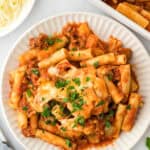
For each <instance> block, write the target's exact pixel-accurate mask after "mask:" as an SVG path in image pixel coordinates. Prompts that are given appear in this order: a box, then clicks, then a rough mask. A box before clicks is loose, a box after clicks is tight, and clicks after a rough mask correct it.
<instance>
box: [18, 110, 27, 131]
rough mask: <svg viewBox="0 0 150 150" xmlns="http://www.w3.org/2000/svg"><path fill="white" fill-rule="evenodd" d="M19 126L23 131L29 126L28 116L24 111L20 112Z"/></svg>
mask: <svg viewBox="0 0 150 150" xmlns="http://www.w3.org/2000/svg"><path fill="white" fill-rule="evenodd" d="M18 126H19V128H21V129H25V128H27V126H28V118H27V114H26V112H24V111H18Z"/></svg>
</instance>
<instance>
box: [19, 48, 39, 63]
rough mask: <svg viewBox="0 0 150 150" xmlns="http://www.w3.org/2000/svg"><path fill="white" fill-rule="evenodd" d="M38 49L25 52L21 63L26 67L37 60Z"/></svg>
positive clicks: (21, 57) (20, 58) (20, 59)
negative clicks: (28, 63) (33, 60)
mask: <svg viewBox="0 0 150 150" xmlns="http://www.w3.org/2000/svg"><path fill="white" fill-rule="evenodd" d="M37 53H38V50H37V49H31V50H28V51H26V52H24V53H23V54H22V55H21V56H20V57H19V63H20V64H21V65H25V64H26V63H27V62H29V61H30V60H32V59H35V58H37Z"/></svg>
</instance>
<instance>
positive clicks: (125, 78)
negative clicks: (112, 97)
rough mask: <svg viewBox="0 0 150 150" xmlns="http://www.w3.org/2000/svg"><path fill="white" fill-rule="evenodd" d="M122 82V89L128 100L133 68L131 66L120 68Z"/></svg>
mask: <svg viewBox="0 0 150 150" xmlns="http://www.w3.org/2000/svg"><path fill="white" fill-rule="evenodd" d="M119 70H120V74H121V80H120V88H121V91H122V92H123V94H124V95H125V96H126V97H127V98H128V95H129V92H130V88H131V68H130V64H127V65H121V66H120V67H119Z"/></svg>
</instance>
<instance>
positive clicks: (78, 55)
mask: <svg viewBox="0 0 150 150" xmlns="http://www.w3.org/2000/svg"><path fill="white" fill-rule="evenodd" d="M92 57H93V56H92V53H91V49H86V50H79V51H70V52H69V53H68V59H69V60H71V61H83V60H87V59H90V58H92Z"/></svg>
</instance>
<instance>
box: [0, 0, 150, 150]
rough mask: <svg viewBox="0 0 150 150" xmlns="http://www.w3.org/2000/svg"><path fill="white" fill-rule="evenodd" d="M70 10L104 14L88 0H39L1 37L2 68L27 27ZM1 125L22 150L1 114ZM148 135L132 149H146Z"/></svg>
mask: <svg viewBox="0 0 150 150" xmlns="http://www.w3.org/2000/svg"><path fill="white" fill-rule="evenodd" d="M68 11H88V12H95V13H101V14H102V12H101V11H100V10H99V9H97V8H95V7H93V6H91V5H90V4H89V3H88V2H87V0H37V1H36V4H35V6H34V8H33V10H32V12H31V14H30V16H29V17H28V18H27V19H26V20H25V22H24V23H23V24H22V25H21V26H20V27H18V29H17V30H15V31H14V32H12V33H11V34H9V35H7V36H5V37H3V38H0V51H1V53H0V68H1V66H2V63H3V62H4V60H5V57H6V55H7V52H8V51H9V49H10V48H11V47H12V45H13V44H14V42H15V41H16V40H17V38H18V37H19V36H20V35H21V34H22V33H23V32H24V31H26V29H28V28H29V27H30V26H32V25H33V24H34V23H37V22H38V21H39V20H41V19H43V18H45V17H48V16H51V15H55V14H58V13H62V12H68ZM137 36H138V38H139V39H140V40H141V41H142V42H143V44H144V45H145V47H146V49H147V50H148V51H149V53H150V44H149V43H150V42H149V41H147V40H145V39H143V38H142V37H141V36H139V35H137ZM0 114H1V113H0ZM0 127H1V128H2V129H3V131H4V133H5V135H6V136H7V138H8V139H9V141H10V143H11V144H12V145H13V146H14V148H15V149H16V150H22V148H21V147H20V146H19V145H18V143H17V142H16V141H15V140H14V138H13V137H12V135H11V134H10V132H9V130H8V128H7V126H6V125H5V122H4V121H3V117H2V116H0ZM141 128H142V127H141ZM148 135H149V136H150V129H149V130H148V131H147V132H146V133H145V135H144V137H143V138H142V139H141V140H140V141H139V142H138V143H137V145H136V146H135V147H134V148H133V149H132V150H146V147H145V137H146V136H148Z"/></svg>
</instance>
